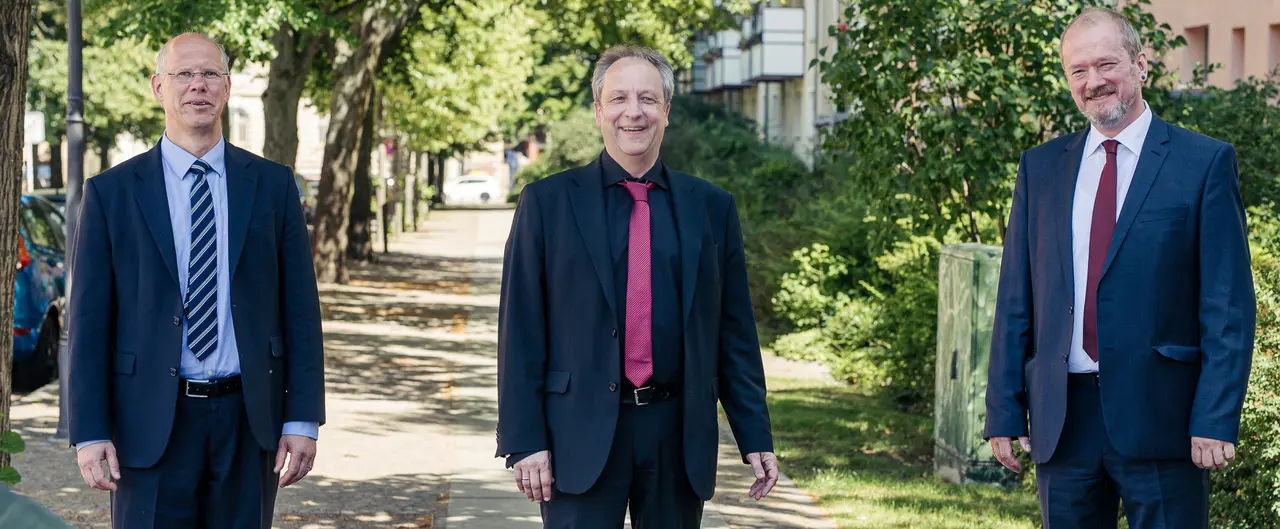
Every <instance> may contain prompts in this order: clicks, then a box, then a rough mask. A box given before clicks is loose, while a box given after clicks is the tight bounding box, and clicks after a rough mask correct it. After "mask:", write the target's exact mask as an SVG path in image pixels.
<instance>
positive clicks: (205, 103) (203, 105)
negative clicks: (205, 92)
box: [183, 99, 213, 110]
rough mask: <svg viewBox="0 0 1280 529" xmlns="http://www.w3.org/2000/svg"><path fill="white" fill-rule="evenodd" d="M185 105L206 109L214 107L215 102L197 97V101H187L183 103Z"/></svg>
mask: <svg viewBox="0 0 1280 529" xmlns="http://www.w3.org/2000/svg"><path fill="white" fill-rule="evenodd" d="M183 106H189V107H194V108H198V109H201V110H204V109H211V108H213V103H210V102H208V101H203V100H198V99H197V100H195V101H187V102H186V103H183Z"/></svg>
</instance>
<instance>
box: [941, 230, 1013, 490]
mask: <svg viewBox="0 0 1280 529" xmlns="http://www.w3.org/2000/svg"><path fill="white" fill-rule="evenodd" d="M1000 255H1001V249H1000V248H999V247H994V246H984V245H980V244H958V245H950V246H946V247H944V248H943V249H942V255H941V258H940V259H939V263H938V358H937V374H936V386H935V389H936V395H935V397H934V406H933V413H934V421H933V425H934V426H933V434H934V441H935V442H934V452H933V455H934V457H933V461H934V471H935V472H937V474H938V475H939V476H940V477H942V478H943V479H945V480H947V481H951V482H953V483H997V482H999V481H1000V479H1001V477H1002V475H1003V472H1002V470H1001V469H1002V467H1001V466H1000V464H999V462H997V461H996V460H995V458H994V457H992V456H991V450H990V449H989V448H988V447H987V446H986V442H985V441H983V440H982V429H983V424H984V422H985V420H986V416H987V407H986V406H987V405H986V392H987V363H988V361H989V359H990V356H991V328H992V324H993V322H994V320H995V313H996V288H997V286H998V284H999V277H1000Z"/></svg>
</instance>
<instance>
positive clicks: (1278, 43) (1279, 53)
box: [1267, 24, 1280, 73]
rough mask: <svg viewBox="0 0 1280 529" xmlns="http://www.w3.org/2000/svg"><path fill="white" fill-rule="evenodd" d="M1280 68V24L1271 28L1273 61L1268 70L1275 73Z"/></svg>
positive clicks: (1270, 62)
mask: <svg viewBox="0 0 1280 529" xmlns="http://www.w3.org/2000/svg"><path fill="white" fill-rule="evenodd" d="M1277 68H1280V24H1273V25H1272V26H1271V61H1269V64H1268V65H1267V69H1268V70H1269V72H1268V73H1270V71H1275V70H1276V69H1277Z"/></svg>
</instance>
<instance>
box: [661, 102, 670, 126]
mask: <svg viewBox="0 0 1280 529" xmlns="http://www.w3.org/2000/svg"><path fill="white" fill-rule="evenodd" d="M662 126H664V127H670V126H671V103H667V108H664V109H662Z"/></svg>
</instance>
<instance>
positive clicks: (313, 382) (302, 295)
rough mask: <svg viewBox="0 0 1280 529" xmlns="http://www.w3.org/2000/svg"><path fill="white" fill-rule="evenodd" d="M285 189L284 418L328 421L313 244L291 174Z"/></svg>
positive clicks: (282, 250) (281, 256)
mask: <svg viewBox="0 0 1280 529" xmlns="http://www.w3.org/2000/svg"><path fill="white" fill-rule="evenodd" d="M286 174H287V175H288V178H289V182H288V183H287V184H286V185H285V186H283V187H284V188H285V190H284V195H285V196H284V202H285V203H284V205H283V209H284V223H283V228H282V229H283V232H282V242H281V244H280V250H279V259H280V306H281V310H282V312H283V313H284V314H282V317H283V318H282V321H283V325H284V342H285V350H286V351H288V353H287V354H286V355H285V362H286V372H285V389H286V391H287V392H288V393H287V394H286V395H285V402H284V420H285V422H308V423H317V424H324V422H325V417H324V342H323V337H322V334H323V332H322V330H321V325H320V295H319V292H318V289H317V287H316V272H315V267H314V265H313V264H312V261H311V242H310V238H309V237H308V235H307V224H306V221H304V220H303V218H302V203H301V201H299V200H298V194H297V191H296V190H297V184H296V183H295V181H294V179H293V172H292V171H286Z"/></svg>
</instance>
